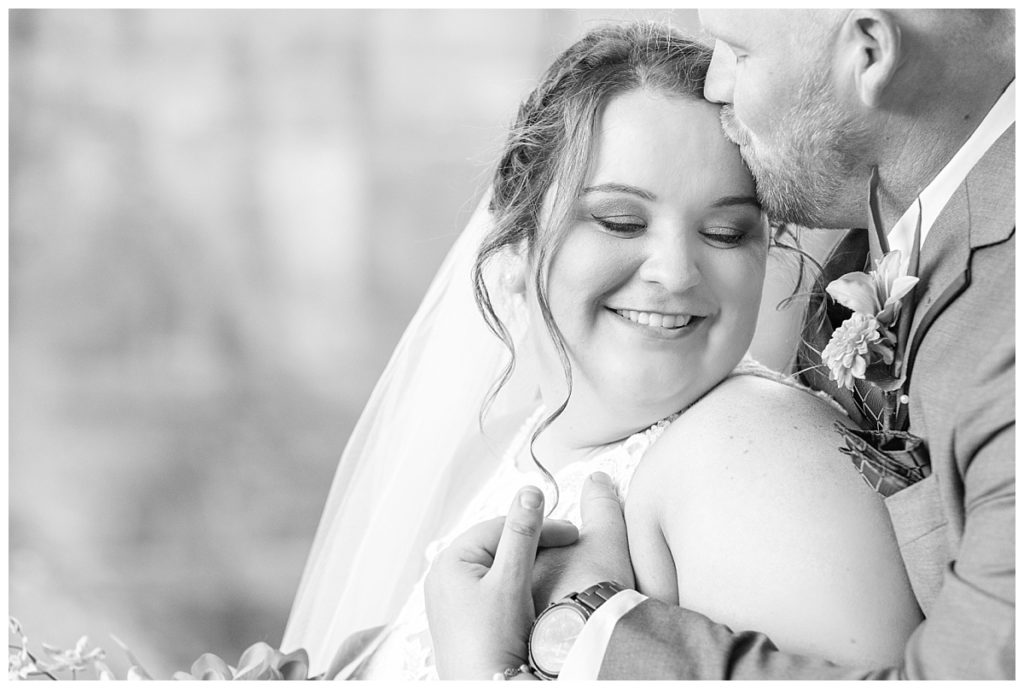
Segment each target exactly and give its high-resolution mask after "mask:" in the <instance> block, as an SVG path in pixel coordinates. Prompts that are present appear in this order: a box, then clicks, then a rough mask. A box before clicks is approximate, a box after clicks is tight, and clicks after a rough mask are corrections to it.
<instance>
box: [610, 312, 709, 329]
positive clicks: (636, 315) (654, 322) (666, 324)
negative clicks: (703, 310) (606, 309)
mask: <svg viewBox="0 0 1024 689" xmlns="http://www.w3.org/2000/svg"><path fill="white" fill-rule="evenodd" d="M616 313H617V314H619V315H620V316H622V317H623V318H628V319H629V320H631V321H633V322H634V323H638V324H640V325H646V326H648V327H651V328H669V329H671V328H681V327H682V326H684V325H687V324H689V322H690V321H691V320H693V316H684V315H681V314H662V313H652V312H648V311H626V310H620V311H616Z"/></svg>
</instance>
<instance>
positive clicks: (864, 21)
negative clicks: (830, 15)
mask: <svg viewBox="0 0 1024 689" xmlns="http://www.w3.org/2000/svg"><path fill="white" fill-rule="evenodd" d="M840 32H841V33H840V41H841V49H842V50H843V51H844V52H845V53H846V55H845V56H844V57H845V58H846V59H848V60H849V62H847V65H849V68H850V69H852V71H853V74H852V76H853V86H854V89H855V92H856V95H857V97H858V99H859V100H860V101H861V102H862V103H863V104H864V105H866V106H867V107H869V108H876V107H878V106H879V104H880V103H881V102H882V98H883V96H884V94H885V91H886V89H887V87H888V86H889V84H890V82H892V80H893V78H894V77H895V75H896V72H897V71H898V70H899V68H900V65H901V64H902V62H903V58H904V55H903V49H902V48H903V46H902V36H901V32H900V26H899V24H898V23H897V21H896V17H895V16H893V14H892V13H890V12H887V11H885V10H853V11H851V12H850V14H849V15H848V16H847V17H846V20H845V21H844V23H843V25H842V27H841V28H840Z"/></svg>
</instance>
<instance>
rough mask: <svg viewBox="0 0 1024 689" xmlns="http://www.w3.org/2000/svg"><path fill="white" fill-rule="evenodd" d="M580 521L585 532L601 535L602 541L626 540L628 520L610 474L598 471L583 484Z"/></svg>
mask: <svg viewBox="0 0 1024 689" xmlns="http://www.w3.org/2000/svg"><path fill="white" fill-rule="evenodd" d="M580 519H581V520H582V522H583V527H582V528H583V532H584V533H586V534H590V533H599V534H601V537H602V539H605V538H607V539H617V540H622V541H623V542H624V541H625V540H626V519H625V517H623V516H622V503H620V502H619V497H618V495H616V494H615V488H614V486H612V481H611V478H610V477H609V476H608V474H605V473H603V472H600V471H597V472H594V473H593V474H591V475H590V478H589V479H588V480H587V481H585V482H584V483H583V492H582V493H581V495H580Z"/></svg>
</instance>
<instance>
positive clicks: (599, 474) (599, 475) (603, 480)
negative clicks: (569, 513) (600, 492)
mask: <svg viewBox="0 0 1024 689" xmlns="http://www.w3.org/2000/svg"><path fill="white" fill-rule="evenodd" d="M590 480H591V481H593V482H594V483H600V484H601V485H602V486H608V487H609V488H612V487H613V486H612V477H611V476H609V475H608V474H606V473H604V472H603V471H595V472H594V473H592V474H591V475H590Z"/></svg>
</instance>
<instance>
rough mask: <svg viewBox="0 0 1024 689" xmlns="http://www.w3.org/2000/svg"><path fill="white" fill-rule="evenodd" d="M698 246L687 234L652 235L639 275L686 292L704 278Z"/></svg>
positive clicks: (668, 288)
mask: <svg viewBox="0 0 1024 689" xmlns="http://www.w3.org/2000/svg"><path fill="white" fill-rule="evenodd" d="M695 249H696V247H694V246H692V243H691V241H690V239H689V238H688V237H687V236H685V233H683V234H679V233H673V234H671V235H668V236H664V237H661V238H658V239H655V238H653V237H652V238H651V241H650V242H648V244H647V247H646V255H645V257H644V261H643V263H642V264H641V265H640V269H639V270H638V272H637V274H638V276H639V277H640V279H642V280H644V281H645V282H651V283H657V284H659V285H661V286H662V287H663V288H664V289H665V290H666V291H668V292H673V293H680V292H685V291H686V290H688V289H691V288H693V287H695V286H696V285H698V284H699V283H700V281H701V273H700V267H699V266H698V263H697V260H696V259H697V253H698V252H697V251H696V250H695Z"/></svg>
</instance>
